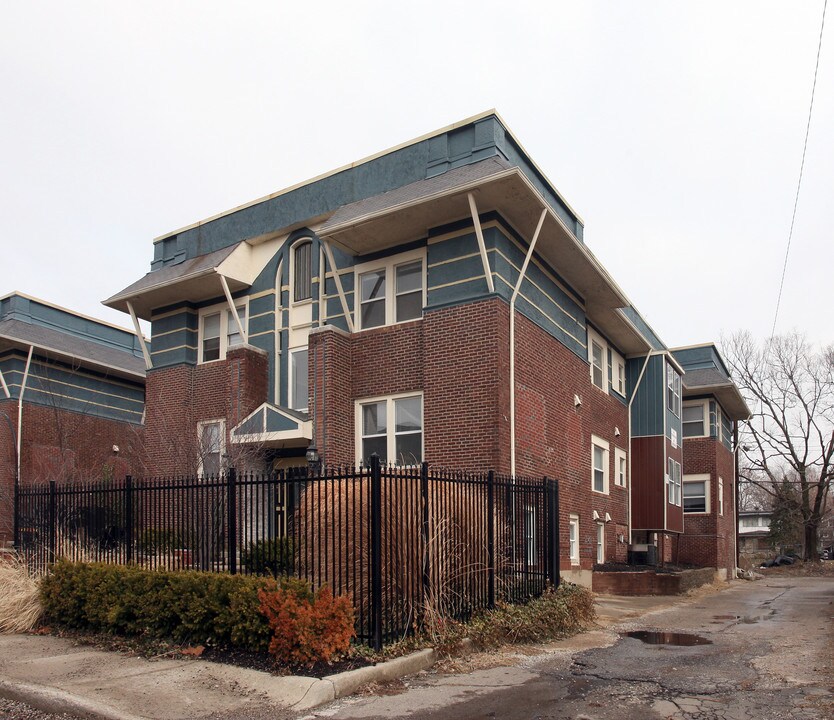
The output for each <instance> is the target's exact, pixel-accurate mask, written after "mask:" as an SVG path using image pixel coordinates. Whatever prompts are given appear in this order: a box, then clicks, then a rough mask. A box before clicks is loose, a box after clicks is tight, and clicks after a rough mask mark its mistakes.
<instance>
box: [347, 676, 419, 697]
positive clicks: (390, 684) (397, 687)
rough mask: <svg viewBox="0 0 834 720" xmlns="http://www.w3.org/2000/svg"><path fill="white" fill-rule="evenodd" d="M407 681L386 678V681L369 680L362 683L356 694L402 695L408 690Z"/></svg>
mask: <svg viewBox="0 0 834 720" xmlns="http://www.w3.org/2000/svg"><path fill="white" fill-rule="evenodd" d="M408 687H409V685H408V683H407V682H405V681H403V680H401V679H397V680H388V681H387V682H370V683H368V684H366V685H362V686H361V687H360V688H359V689H358V690H357V691H356V693H355V694H356V695H359V696H360V697H378V696H380V695H402V694H403V693H404V692H406V691H407V690H408Z"/></svg>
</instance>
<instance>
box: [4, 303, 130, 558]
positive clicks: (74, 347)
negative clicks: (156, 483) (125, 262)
mask: <svg viewBox="0 0 834 720" xmlns="http://www.w3.org/2000/svg"><path fill="white" fill-rule="evenodd" d="M144 388H145V367H144V362H143V360H142V354H141V349H140V344H139V341H138V339H137V337H136V335H135V334H134V333H132V332H130V331H128V330H123V329H121V328H118V327H116V326H114V325H110V324H108V323H105V322H102V321H100V320H95V319H93V318H89V317H86V316H84V315H80V314H78V313H75V312H72V311H71V310H67V309H65V308H62V307H59V306H57V305H53V304H51V303H48V302H46V301H44V300H38V299H37V298H33V297H29V296H28V295H24V294H22V293H18V292H15V293H11V294H9V295H6V296H4V297H0V541H3V542H9V541H11V539H12V529H13V511H12V499H13V491H14V482H15V478H19V479H20V481H21V482H22V483H36V482H45V481H49V480H56V481H62V482H63V481H72V480H79V479H87V478H101V477H102V476H103V475H108V474H109V475H110V476H111V477H123V476H124V475H125V474H126V473H128V472H130V471H131V470H137V471H139V470H140V469H141V467H142V465H141V446H142V438H141V434H142V420H143V415H144V404H145V403H144V400H145V390H144Z"/></svg>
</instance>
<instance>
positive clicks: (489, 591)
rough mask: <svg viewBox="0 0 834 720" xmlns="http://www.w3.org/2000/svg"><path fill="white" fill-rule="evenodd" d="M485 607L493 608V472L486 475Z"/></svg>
mask: <svg viewBox="0 0 834 720" xmlns="http://www.w3.org/2000/svg"><path fill="white" fill-rule="evenodd" d="M487 605H488V606H489V609H490V610H493V609H494V608H495V471H494V470H490V471H489V473H487Z"/></svg>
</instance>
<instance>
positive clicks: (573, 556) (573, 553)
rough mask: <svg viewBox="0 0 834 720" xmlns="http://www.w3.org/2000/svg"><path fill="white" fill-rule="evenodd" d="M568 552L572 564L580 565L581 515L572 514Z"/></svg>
mask: <svg viewBox="0 0 834 720" xmlns="http://www.w3.org/2000/svg"><path fill="white" fill-rule="evenodd" d="M568 552H569V554H570V564H571V565H579V515H571V516H570V519H569V521H568Z"/></svg>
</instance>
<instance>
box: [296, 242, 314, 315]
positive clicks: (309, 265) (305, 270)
mask: <svg viewBox="0 0 834 720" xmlns="http://www.w3.org/2000/svg"><path fill="white" fill-rule="evenodd" d="M292 269H293V281H292V299H293V302H301V301H302V300H309V299H310V298H312V297H313V241H312V240H302V241H301V242H300V243H298V244H297V245H295V246H294V247H293V249H292Z"/></svg>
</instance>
